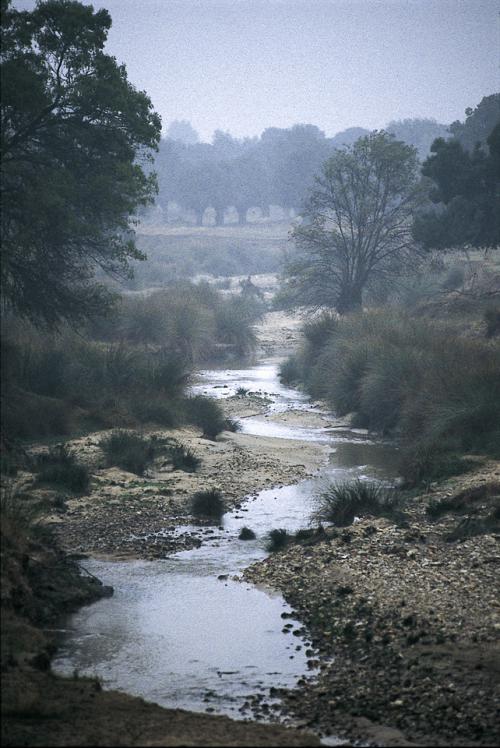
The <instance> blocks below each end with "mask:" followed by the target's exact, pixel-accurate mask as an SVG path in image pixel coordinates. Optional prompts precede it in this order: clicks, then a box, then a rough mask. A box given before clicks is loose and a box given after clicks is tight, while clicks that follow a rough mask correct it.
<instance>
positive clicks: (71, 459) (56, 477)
mask: <svg viewBox="0 0 500 748" xmlns="http://www.w3.org/2000/svg"><path fill="white" fill-rule="evenodd" d="M34 469H35V471H36V472H37V482H38V483H53V484H55V485H57V486H62V487H63V488H67V489H68V490H69V491H74V492H77V493H85V492H86V491H87V490H88V487H89V483H90V471H89V469H88V467H87V466H86V465H83V464H82V463H81V462H78V459H77V456H76V455H75V453H74V452H71V450H70V449H68V447H67V445H66V444H59V445H57V446H56V447H52V448H51V449H50V450H49V452H48V453H45V454H40V455H37V457H36V458H35V464H34Z"/></svg>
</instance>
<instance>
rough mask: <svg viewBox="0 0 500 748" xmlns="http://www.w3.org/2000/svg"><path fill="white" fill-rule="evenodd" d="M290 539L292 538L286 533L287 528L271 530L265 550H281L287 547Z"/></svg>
mask: <svg viewBox="0 0 500 748" xmlns="http://www.w3.org/2000/svg"><path fill="white" fill-rule="evenodd" d="M292 541H293V538H292V536H291V535H289V534H288V531H287V530H283V528H277V529H275V530H271V532H270V533H269V540H268V543H267V546H266V550H267V551H269V553H276V552H277V551H282V550H283V549H284V548H286V547H287V545H290V543H291V542H292Z"/></svg>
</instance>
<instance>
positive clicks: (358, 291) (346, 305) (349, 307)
mask: <svg viewBox="0 0 500 748" xmlns="http://www.w3.org/2000/svg"><path fill="white" fill-rule="evenodd" d="M362 303H363V289H362V288H361V287H360V286H357V285H345V286H343V288H342V289H341V290H340V294H339V297H338V299H337V303H336V305H335V307H336V309H337V312H338V313H339V314H349V312H356V311H358V310H359V309H361V307H362Z"/></svg>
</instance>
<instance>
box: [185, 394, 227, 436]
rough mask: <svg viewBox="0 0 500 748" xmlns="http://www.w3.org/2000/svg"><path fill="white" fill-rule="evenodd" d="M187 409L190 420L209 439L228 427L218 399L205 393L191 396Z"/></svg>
mask: <svg viewBox="0 0 500 748" xmlns="http://www.w3.org/2000/svg"><path fill="white" fill-rule="evenodd" d="M185 410H186V417H187V420H188V422H189V423H192V424H194V425H195V426H198V428H200V429H201V430H202V432H203V436H205V437H206V438H207V439H215V438H216V437H217V435H218V434H220V433H221V432H222V431H224V429H225V428H226V419H225V417H224V413H223V412H222V408H221V407H220V405H219V403H218V402H217V401H216V400H213V399H211V398H208V397H203V395H196V396H195V397H189V398H187V399H186V401H185Z"/></svg>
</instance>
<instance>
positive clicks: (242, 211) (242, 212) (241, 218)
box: [236, 207, 248, 226]
mask: <svg viewBox="0 0 500 748" xmlns="http://www.w3.org/2000/svg"><path fill="white" fill-rule="evenodd" d="M236 210H237V211H238V223H239V225H240V226H244V225H245V224H246V222H247V210H248V208H238V207H237V208H236Z"/></svg>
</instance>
